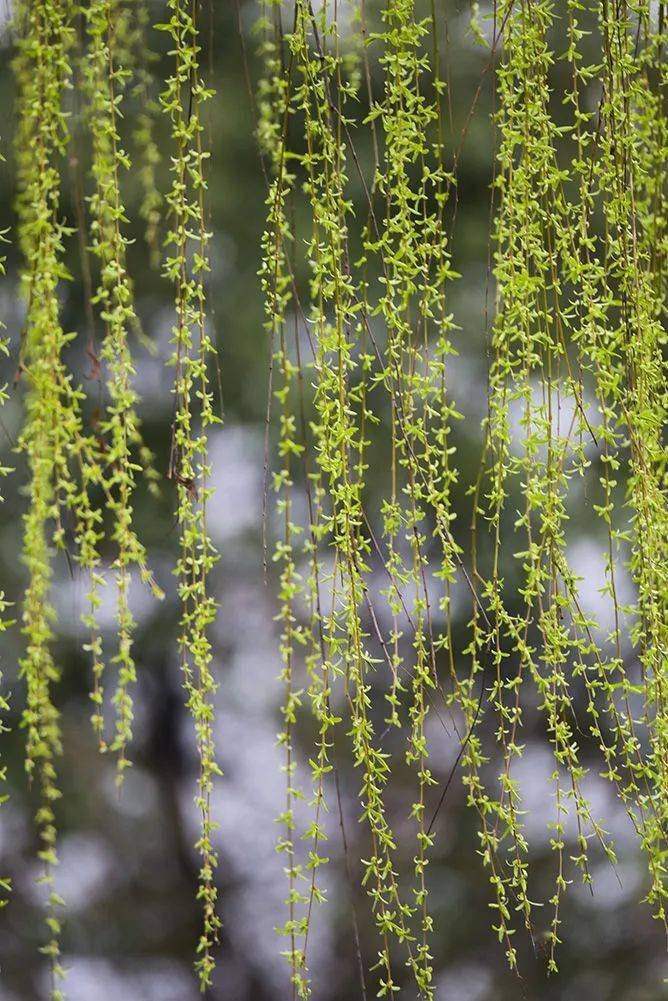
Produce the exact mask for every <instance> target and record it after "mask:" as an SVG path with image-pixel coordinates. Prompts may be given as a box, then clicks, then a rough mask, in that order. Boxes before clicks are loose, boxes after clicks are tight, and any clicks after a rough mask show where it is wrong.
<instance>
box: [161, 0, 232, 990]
mask: <svg viewBox="0 0 668 1001" xmlns="http://www.w3.org/2000/svg"><path fill="white" fill-rule="evenodd" d="M168 7H169V9H170V10H171V12H172V16H171V19H170V21H169V22H168V23H167V24H159V25H157V27H158V28H160V29H161V30H163V31H167V32H168V33H169V36H170V39H171V40H172V42H173V45H174V49H173V52H172V55H173V56H174V73H173V76H170V77H169V79H168V80H167V88H166V90H165V91H164V92H163V94H162V96H161V99H160V100H161V103H162V107H163V109H164V111H165V112H166V114H168V115H169V117H170V120H171V124H172V139H173V142H174V147H175V152H174V155H173V158H172V162H173V167H172V177H173V181H172V189H171V191H170V193H169V195H168V196H167V203H168V205H169V208H170V211H171V216H172V221H171V229H170V231H169V234H168V236H167V242H168V244H169V246H170V247H171V253H170V254H169V256H168V257H167V258H166V261H165V274H166V276H167V277H168V278H169V280H170V281H171V282H172V283H173V285H174V289H175V304H176V324H175V326H174V328H173V343H174V355H173V358H172V363H173V365H174V366H175V370H176V375H175V381H174V395H175V413H174V423H173V437H172V447H171V455H170V465H169V476H170V478H171V479H172V480H173V481H174V483H175V484H176V491H177V498H178V508H177V520H178V524H179V530H180V543H181V554H180V559H179V562H178V565H177V568H176V574H177V577H178V592H179V597H180V599H181V603H182V613H181V632H180V636H179V650H180V656H181V670H182V674H183V683H184V687H185V690H186V694H187V696H188V709H189V711H190V713H191V715H192V717H193V720H194V722H195V731H196V737H197V750H198V754H199V762H200V773H199V782H198V792H197V796H196V797H195V803H196V806H197V808H198V810H199V812H200V814H201V833H200V839H199V841H198V844H197V849H198V851H199V854H200V858H201V868H200V887H199V894H198V896H199V898H200V899H201V901H202V907H203V914H204V928H203V931H202V936H201V939H200V943H199V946H198V952H199V954H200V956H199V959H198V961H197V969H198V973H199V978H200V983H201V986H202V989H204V988H205V987H206V986H207V985H208V984H210V982H211V975H212V972H213V967H214V959H213V956H212V949H213V947H214V945H215V943H216V941H217V939H218V929H219V928H220V919H219V917H218V914H217V910H216V900H217V896H218V890H217V887H216V883H215V871H216V866H217V861H218V860H217V854H216V851H215V849H214V847H213V841H212V838H213V834H214V832H215V830H216V827H217V825H216V824H215V823H214V821H213V820H212V818H211V794H212V791H213V780H214V778H215V776H216V775H219V774H220V769H219V767H218V765H217V764H216V759H215V747H214V733H213V723H214V714H213V704H212V701H213V696H214V693H215V690H216V683H215V681H214V679H213V675H212V672H211V656H212V653H211V643H210V640H209V638H208V636H207V629H208V627H209V626H210V625H211V623H212V622H213V621H214V618H215V607H216V604H215V600H214V599H213V597H212V596H211V595H210V594H209V590H208V586H207V579H208V575H209V572H210V570H211V568H212V567H213V565H214V562H215V559H216V554H215V551H214V549H213V546H212V544H211V540H210V539H209V535H208V531H207V523H206V511H207V502H208V500H209V498H210V496H211V487H210V486H209V485H208V480H209V477H210V474H211V469H210V466H209V460H208V453H207V430H208V428H209V427H210V426H211V425H212V424H213V423H214V422H216V421H219V418H218V417H216V415H215V414H214V410H213V402H212V394H211V391H210V390H209V386H208V372H207V370H208V365H209V363H210V361H211V358H212V355H213V352H214V347H213V344H212V343H211V338H210V334H209V331H208V329H207V324H206V312H205V277H206V274H207V272H208V270H209V257H208V253H209V251H208V246H209V240H210V233H209V232H208V231H207V228H206V211H205V204H204V197H205V191H206V182H205V179H204V167H205V161H206V159H207V158H208V156H209V154H208V152H206V151H205V150H204V147H203V131H204V126H203V123H202V119H201V107H202V104H203V103H204V102H205V101H206V100H208V99H210V98H211V97H212V91H211V90H209V89H207V88H206V87H205V86H204V84H203V82H202V79H201V76H200V66H199V53H200V45H199V32H198V27H197V18H196V6H195V5H193V7H192V9H191V8H190V6H189V5H188V4H186V3H183V2H181V0H169V3H168Z"/></svg>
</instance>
